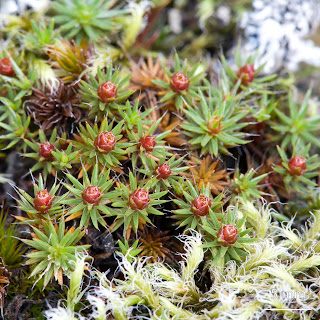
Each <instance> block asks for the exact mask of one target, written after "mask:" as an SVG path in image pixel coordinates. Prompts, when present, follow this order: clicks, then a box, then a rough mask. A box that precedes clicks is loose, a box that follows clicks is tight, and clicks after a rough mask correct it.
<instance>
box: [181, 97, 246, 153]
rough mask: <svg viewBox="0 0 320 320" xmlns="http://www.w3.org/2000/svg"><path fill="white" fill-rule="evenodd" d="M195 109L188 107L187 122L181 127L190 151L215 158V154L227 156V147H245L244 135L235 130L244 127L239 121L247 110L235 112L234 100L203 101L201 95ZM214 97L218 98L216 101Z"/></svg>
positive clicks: (211, 99)
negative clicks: (243, 145) (211, 155)
mask: <svg viewBox="0 0 320 320" xmlns="http://www.w3.org/2000/svg"><path fill="white" fill-rule="evenodd" d="M200 95H201V102H200V109H199V107H191V106H188V108H187V110H185V114H186V116H187V119H186V120H185V122H184V123H183V124H182V125H181V128H182V129H184V134H185V135H186V136H188V137H189V141H188V142H189V143H190V144H191V148H192V149H200V150H201V151H200V152H201V154H205V153H207V152H209V153H210V154H213V155H214V156H216V157H217V156H218V154H219V152H222V153H224V154H228V155H229V154H230V153H229V151H228V150H227V148H231V147H234V146H236V145H239V144H245V143H247V142H248V141H246V140H244V139H243V138H244V137H245V133H244V132H240V131H239V129H241V128H243V127H245V126H247V123H246V122H240V120H242V119H243V118H244V117H245V116H246V114H247V113H248V111H243V110H239V109H238V108H237V105H236V104H235V101H234V99H232V98H231V97H230V98H227V99H224V98H223V97H208V98H205V96H204V95H203V93H202V92H200ZM216 98H217V99H218V100H217V101H216Z"/></svg>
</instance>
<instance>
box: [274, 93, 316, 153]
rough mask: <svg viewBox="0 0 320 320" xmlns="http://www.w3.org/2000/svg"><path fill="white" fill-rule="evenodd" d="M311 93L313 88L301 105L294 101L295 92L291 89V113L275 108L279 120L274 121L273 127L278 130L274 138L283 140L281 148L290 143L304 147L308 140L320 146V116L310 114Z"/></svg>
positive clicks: (289, 104)
mask: <svg viewBox="0 0 320 320" xmlns="http://www.w3.org/2000/svg"><path fill="white" fill-rule="evenodd" d="M310 95H311V90H309V91H308V93H307V94H306V96H305V97H304V100H303V102H302V104H301V105H299V104H297V103H296V102H295V101H294V97H293V93H292V92H291V91H290V92H289V94H288V109H289V110H288V111H289V114H286V112H282V111H280V110H279V109H275V112H276V114H277V116H278V120H279V121H277V122H276V123H275V122H272V128H273V130H275V131H276V132H277V134H275V135H274V136H273V140H274V141H281V145H280V146H281V148H283V149H287V148H288V147H289V146H290V145H291V146H300V147H301V148H303V147H305V146H306V144H307V143H308V142H311V143H313V144H314V145H315V146H317V147H320V140H319V139H318V138H317V134H318V133H319V125H320V117H319V116H315V117H311V116H309V115H308V109H309V98H310ZM285 111H286V110H285ZM279 122H280V124H279Z"/></svg>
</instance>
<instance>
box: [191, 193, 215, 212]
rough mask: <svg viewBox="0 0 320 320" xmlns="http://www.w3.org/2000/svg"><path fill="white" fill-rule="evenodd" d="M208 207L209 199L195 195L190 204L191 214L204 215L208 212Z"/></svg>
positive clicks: (209, 204)
mask: <svg viewBox="0 0 320 320" xmlns="http://www.w3.org/2000/svg"><path fill="white" fill-rule="evenodd" d="M210 207H211V201H210V200H209V199H208V198H207V197H206V196H198V197H196V198H195V199H194V200H193V202H192V204H191V210H192V212H193V214H194V215H196V216H199V217H203V216H206V215H207V214H208V213H209V209H210Z"/></svg>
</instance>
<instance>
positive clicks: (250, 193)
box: [230, 168, 268, 203]
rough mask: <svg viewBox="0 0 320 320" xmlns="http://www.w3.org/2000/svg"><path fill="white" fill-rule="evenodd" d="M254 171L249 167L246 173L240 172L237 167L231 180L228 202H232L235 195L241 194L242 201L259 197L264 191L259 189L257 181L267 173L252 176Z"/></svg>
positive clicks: (254, 173)
mask: <svg viewBox="0 0 320 320" xmlns="http://www.w3.org/2000/svg"><path fill="white" fill-rule="evenodd" d="M255 175H256V171H255V170H254V169H253V168H251V169H250V171H248V172H246V173H240V170H239V168H237V170H236V171H235V173H234V177H233V179H232V180H231V187H230V188H231V192H232V193H233V195H232V196H231V199H230V202H231V203H232V202H233V201H234V200H235V199H236V197H237V196H241V198H242V199H243V200H244V201H252V200H254V199H259V198H260V197H261V196H263V195H264V194H265V193H264V192H262V191H260V190H259V189H260V188H261V186H260V185H259V182H260V181H261V180H262V179H264V178H265V177H266V176H267V175H268V173H264V174H262V175H260V176H257V177H254V176H255Z"/></svg>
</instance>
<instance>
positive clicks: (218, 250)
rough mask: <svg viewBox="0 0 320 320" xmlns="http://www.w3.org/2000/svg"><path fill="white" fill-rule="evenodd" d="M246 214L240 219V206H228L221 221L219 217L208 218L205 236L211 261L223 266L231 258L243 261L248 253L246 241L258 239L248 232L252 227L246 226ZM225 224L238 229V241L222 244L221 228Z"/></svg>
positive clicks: (205, 245)
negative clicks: (250, 235) (245, 245)
mask: <svg viewBox="0 0 320 320" xmlns="http://www.w3.org/2000/svg"><path fill="white" fill-rule="evenodd" d="M245 222H246V216H242V217H241V218H240V219H239V215H238V207H237V206H235V207H233V208H228V210H227V214H226V216H223V217H222V218H221V220H220V221H218V220H217V219H210V220H209V219H208V220H207V221H206V224H205V225H204V226H203V229H204V230H205V231H206V235H205V237H204V239H205V243H204V245H203V247H204V248H210V254H211V256H212V260H211V263H212V264H213V265H215V264H217V265H219V266H221V267H223V266H224V265H225V263H227V262H228V261H229V260H236V261H243V260H244V258H245V257H246V256H247V255H248V253H247V252H246V250H244V249H245V248H244V244H245V243H251V242H254V241H256V239H255V238H250V237H248V236H247V234H248V233H249V232H250V231H251V229H246V228H245ZM224 225H234V226H235V227H236V229H237V233H238V236H237V241H236V242H235V243H234V244H232V245H230V246H223V245H221V242H220V239H219V230H220V229H221V228H222V227H223V226H224Z"/></svg>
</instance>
